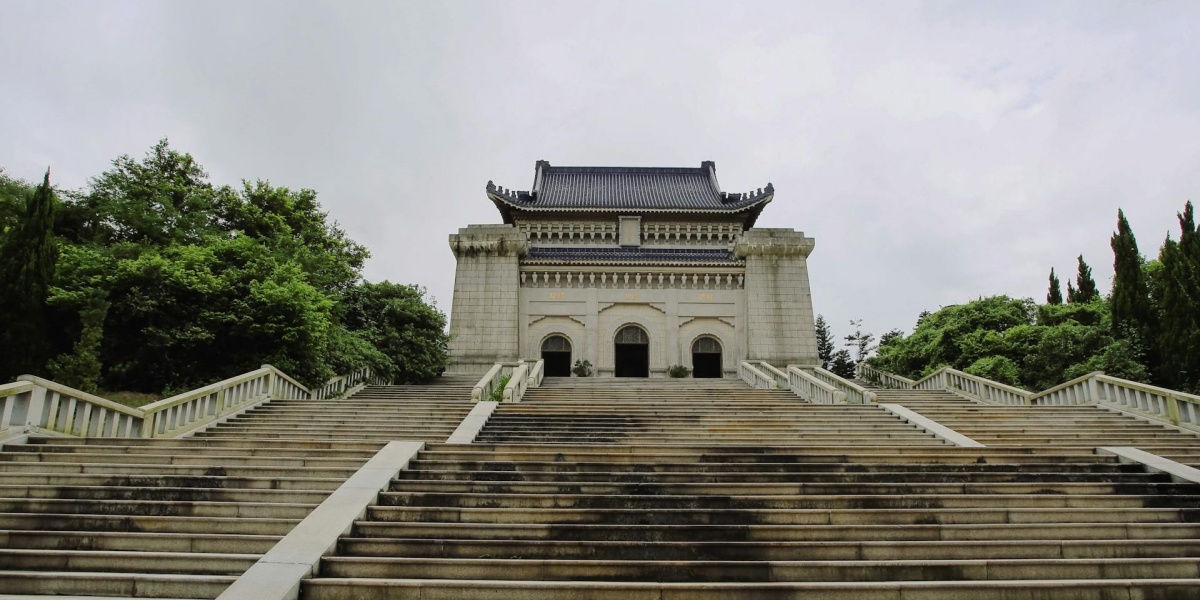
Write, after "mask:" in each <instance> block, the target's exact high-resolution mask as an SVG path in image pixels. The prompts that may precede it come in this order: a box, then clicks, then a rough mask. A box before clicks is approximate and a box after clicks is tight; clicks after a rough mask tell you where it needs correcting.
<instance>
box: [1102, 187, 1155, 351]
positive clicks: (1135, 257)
mask: <svg viewBox="0 0 1200 600" xmlns="http://www.w3.org/2000/svg"><path fill="white" fill-rule="evenodd" d="M1110 243H1111V245H1112V250H1113V287H1112V321H1113V331H1114V332H1116V333H1117V334H1118V335H1120V334H1121V333H1122V332H1123V331H1136V332H1138V333H1139V334H1141V335H1145V334H1146V333H1147V329H1148V328H1149V326H1150V318H1151V315H1150V289H1149V287H1148V286H1147V284H1146V274H1145V272H1144V271H1143V270H1142V266H1143V263H1144V262H1145V261H1144V260H1143V259H1142V253H1141V251H1139V250H1138V244H1137V238H1136V237H1134V235H1133V228H1131V227H1130V226H1129V221H1128V220H1127V219H1126V218H1125V212H1124V211H1122V210H1119V209H1118V210H1117V231H1116V232H1115V233H1113V235H1112V240H1111V242H1110Z"/></svg>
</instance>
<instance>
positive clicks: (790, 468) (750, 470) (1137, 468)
mask: <svg viewBox="0 0 1200 600" xmlns="http://www.w3.org/2000/svg"><path fill="white" fill-rule="evenodd" d="M420 456H421V457H430V458H429V459H423V458H418V459H417V460H414V461H412V462H410V463H409V469H407V470H405V471H402V472H401V473H400V478H401V479H417V478H420V476H421V474H422V473H431V474H433V475H436V474H438V473H449V472H461V473H480V474H504V473H513V474H518V473H530V474H554V473H580V474H583V473H588V474H605V473H613V474H629V473H633V474H639V475H648V476H649V475H654V474H656V473H664V474H665V473H694V474H697V475H703V474H710V473H711V474H746V475H755V474H768V473H780V474H783V473H789V474H812V475H818V474H829V473H835V474H846V475H856V476H859V477H862V478H867V479H869V478H873V477H903V476H905V475H917V474H929V475H942V474H950V475H954V474H957V475H959V476H963V477H966V476H970V475H972V474H981V473H1002V474H1010V475H1013V476H1016V475H1018V474H1020V475H1031V476H1032V475H1038V476H1041V475H1045V474H1062V475H1063V476H1064V478H1066V477H1069V476H1070V475H1073V474H1096V475H1097V476H1104V475H1105V474H1124V475H1133V476H1137V477H1160V476H1155V475H1151V474H1148V473H1146V472H1145V470H1143V469H1142V467H1141V465H1136V464H1115V463H1100V462H1093V463H1070V462H1049V463H1031V464H1014V463H978V462H968V463H965V464H941V463H915V464H914V463H903V462H899V463H865V462H847V461H830V462H799V461H789V460H788V458H790V457H787V456H781V457H777V458H779V459H780V462H771V461H766V460H763V461H756V462H740V461H735V460H722V461H721V462H701V461H702V460H709V459H711V458H712V457H690V458H693V459H694V460H692V461H685V460H679V461H678V462H676V461H675V460H664V461H662V462H657V461H656V462H643V461H638V460H636V459H637V458H638V457H630V456H628V455H621V456H623V457H624V458H625V459H626V460H624V461H618V460H609V461H586V462H585V461H577V462H567V461H536V460H527V461H526V460H521V461H516V460H512V461H510V460H495V461H491V460H457V461H456V460H440V459H441V458H444V457H442V456H438V455H436V454H435V453H432V452H424V453H422V454H421V455H420ZM755 456H761V455H755ZM435 457H436V458H435ZM591 458H601V457H591ZM674 458H675V457H672V459H674ZM813 458H820V457H813ZM826 458H829V457H826Z"/></svg>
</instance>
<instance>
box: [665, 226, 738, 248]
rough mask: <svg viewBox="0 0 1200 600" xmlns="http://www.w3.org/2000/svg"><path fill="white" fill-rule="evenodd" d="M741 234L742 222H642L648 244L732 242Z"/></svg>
mask: <svg viewBox="0 0 1200 600" xmlns="http://www.w3.org/2000/svg"><path fill="white" fill-rule="evenodd" d="M741 234H742V225H741V223H694V222H693V223H655V222H649V223H647V222H643V223H642V240H643V243H644V244H646V245H653V244H696V243H700V244H732V243H734V242H736V241H737V240H738V238H739V237H740V236H741Z"/></svg>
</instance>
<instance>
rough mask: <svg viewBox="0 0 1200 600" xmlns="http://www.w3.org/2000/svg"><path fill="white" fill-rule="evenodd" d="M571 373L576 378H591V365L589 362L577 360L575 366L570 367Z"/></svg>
mask: <svg viewBox="0 0 1200 600" xmlns="http://www.w3.org/2000/svg"><path fill="white" fill-rule="evenodd" d="M571 372H572V373H574V374H575V376H576V377H591V376H592V363H591V361H589V360H577V361H575V366H574V367H571Z"/></svg>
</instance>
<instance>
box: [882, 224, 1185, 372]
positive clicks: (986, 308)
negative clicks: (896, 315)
mask: <svg viewBox="0 0 1200 600" xmlns="http://www.w3.org/2000/svg"><path fill="white" fill-rule="evenodd" d="M1178 219H1179V226H1180V239H1179V241H1175V240H1172V239H1171V238H1170V237H1169V236H1168V238H1167V239H1166V241H1165V242H1164V243H1163V245H1162V247H1161V249H1160V252H1159V257H1158V260H1155V261H1146V260H1145V259H1144V258H1143V257H1142V256H1141V254H1140V252H1139V250H1138V246H1137V240H1136V238H1135V237H1134V234H1133V230H1132V228H1130V226H1129V222H1128V221H1127V220H1126V219H1125V214H1124V212H1118V215H1117V230H1116V232H1114V233H1113V235H1112V238H1111V245H1112V249H1113V257H1114V260H1113V265H1114V272H1115V274H1114V277H1113V289H1112V293H1111V294H1110V295H1109V296H1108V297H1102V296H1101V295H1100V293H1099V291H1098V290H1097V289H1096V284H1095V281H1093V280H1092V274H1091V268H1090V267H1088V265H1087V263H1085V262H1084V260H1083V257H1082V256H1081V257H1079V263H1078V275H1077V277H1076V282H1075V285H1071V282H1070V281H1068V282H1067V304H1062V300H1061V294H1056V291H1057V284H1058V279H1057V277H1056V276H1055V274H1054V271H1053V270H1051V275H1050V292H1049V294H1047V304H1044V305H1040V306H1039V305H1036V304H1035V303H1034V301H1033V300H1030V299H1025V300H1018V299H1014V298H1009V297H1005V296H997V297H992V298H981V299H979V300H975V301H973V302H969V303H967V304H963V305H957V306H948V307H945V308H943V309H941V310H939V311H937V312H935V313H932V314H926V313H922V316H921V318H920V319H919V320H918V323H917V326H916V328H915V329H914V330H913V332H912V334H911V335H908V336H891V335H890V334H889V335H888V336H885V337H884V340H883V341H882V342H881V344H880V347H879V352H878V355H877V356H876V357H875V358H873V359H872V364H873V365H875V366H876V367H878V368H881V369H883V370H885V371H891V372H894V373H897V374H900V375H904V376H907V377H912V378H919V377H922V376H925V375H928V374H929V373H932V372H933V371H935V370H937V369H939V368H941V367H942V366H947V365H948V366H951V367H954V368H956V369H960V370H963V371H966V372H968V373H973V374H976V375H980V376H982V377H987V378H989V379H993V380H995V381H1000V382H1003V383H1009V384H1012V385H1018V386H1022V387H1025V388H1027V389H1030V390H1042V389H1045V388H1048V387H1052V386H1054V385H1057V384H1059V383H1062V382H1063V381H1066V380H1069V379H1072V378H1074V377H1078V376H1080V375H1084V374H1087V373H1089V372H1092V371H1104V372H1105V373H1108V374H1109V375H1113V376H1116V377H1122V378H1125V379H1132V380H1135V381H1142V382H1149V383H1154V384H1156V385H1161V386H1164V387H1169V388H1173V389H1179V390H1184V391H1200V231H1198V230H1197V227H1196V224H1195V219H1194V216H1193V209H1192V204H1191V203H1190V202H1189V203H1188V204H1187V205H1186V207H1185V208H1184V211H1183V212H1182V213H1180V214H1179V215H1178ZM1056 300H1057V301H1056Z"/></svg>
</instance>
